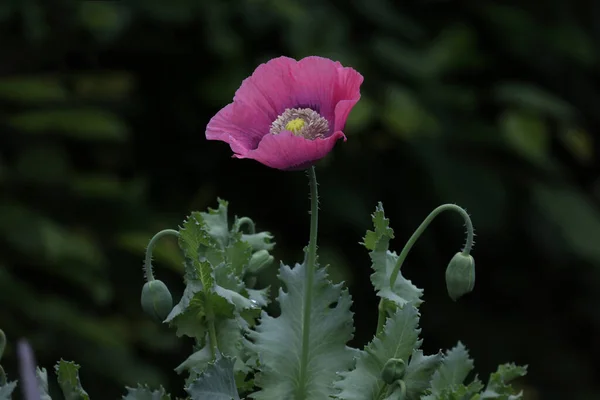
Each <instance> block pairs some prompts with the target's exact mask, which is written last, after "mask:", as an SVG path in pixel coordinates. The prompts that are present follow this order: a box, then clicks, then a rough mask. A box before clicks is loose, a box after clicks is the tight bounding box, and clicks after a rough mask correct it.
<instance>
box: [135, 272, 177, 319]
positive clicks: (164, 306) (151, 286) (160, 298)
mask: <svg viewBox="0 0 600 400" xmlns="http://www.w3.org/2000/svg"><path fill="white" fill-rule="evenodd" d="M141 303H142V309H143V310H144V312H145V313H146V314H148V315H149V316H151V317H152V318H154V319H155V320H157V321H159V322H162V321H164V320H165V318H167V316H168V315H169V313H170V312H171V310H172V309H173V297H171V292H169V288H167V285H165V284H164V283H163V282H162V281H159V280H158V279H155V280H151V281H149V282H146V283H145V284H144V287H143V288H142V299H141Z"/></svg>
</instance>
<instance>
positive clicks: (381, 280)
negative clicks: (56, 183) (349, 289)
mask: <svg viewBox="0 0 600 400" xmlns="http://www.w3.org/2000/svg"><path fill="white" fill-rule="evenodd" d="M373 225H374V227H375V230H374V231H367V234H366V235H365V238H364V242H363V244H364V246H365V247H366V248H367V249H368V250H370V257H371V261H372V263H373V264H372V268H373V270H374V271H375V272H374V273H373V274H372V275H371V283H372V284H373V286H374V287H375V289H376V290H377V295H378V296H379V297H382V298H384V299H387V300H390V301H391V302H393V303H394V304H397V305H398V306H400V307H402V306H404V305H405V304H407V303H413V304H414V305H415V306H417V307H418V306H419V304H421V302H422V301H421V296H422V295H423V290H421V289H419V288H417V287H416V286H415V285H413V284H412V282H411V281H410V280H408V279H406V278H404V276H402V272H400V273H399V274H398V277H397V278H396V281H395V283H394V286H393V287H390V278H391V275H392V271H393V270H394V267H395V265H396V262H397V261H398V255H397V254H396V253H395V252H391V251H389V250H388V248H389V243H390V240H391V239H393V238H394V231H393V230H392V228H390V226H389V220H388V219H387V218H385V214H384V211H383V205H382V204H381V203H379V204H378V206H377V208H376V210H375V213H374V214H373Z"/></svg>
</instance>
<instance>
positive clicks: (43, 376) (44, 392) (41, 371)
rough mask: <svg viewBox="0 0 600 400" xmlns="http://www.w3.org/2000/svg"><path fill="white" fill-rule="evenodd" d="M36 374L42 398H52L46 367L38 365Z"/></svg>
mask: <svg viewBox="0 0 600 400" xmlns="http://www.w3.org/2000/svg"><path fill="white" fill-rule="evenodd" d="M35 376H36V378H37V381H38V386H39V388H40V400H52V397H50V394H49V393H48V372H47V371H46V368H40V367H37V368H36V370H35Z"/></svg>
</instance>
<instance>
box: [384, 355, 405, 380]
mask: <svg viewBox="0 0 600 400" xmlns="http://www.w3.org/2000/svg"><path fill="white" fill-rule="evenodd" d="M405 371H406V363H405V362H404V360H402V359H401V358H390V359H389V360H388V361H387V362H386V363H385V365H384V366H383V369H382V370H381V379H383V381H384V382H385V383H387V384H388V385H391V384H392V383H394V382H396V381H399V380H400V379H402V378H404V372H405Z"/></svg>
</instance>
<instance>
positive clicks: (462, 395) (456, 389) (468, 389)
mask: <svg viewBox="0 0 600 400" xmlns="http://www.w3.org/2000/svg"><path fill="white" fill-rule="evenodd" d="M481 389H483V383H481V381H479V380H478V379H475V380H474V381H473V382H471V383H470V384H469V385H468V386H465V385H463V384H460V385H454V386H452V387H447V388H444V389H442V390H441V391H440V392H438V393H435V394H434V393H432V394H429V395H427V396H423V397H422V398H421V400H479V399H480V397H479V392H481Z"/></svg>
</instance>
